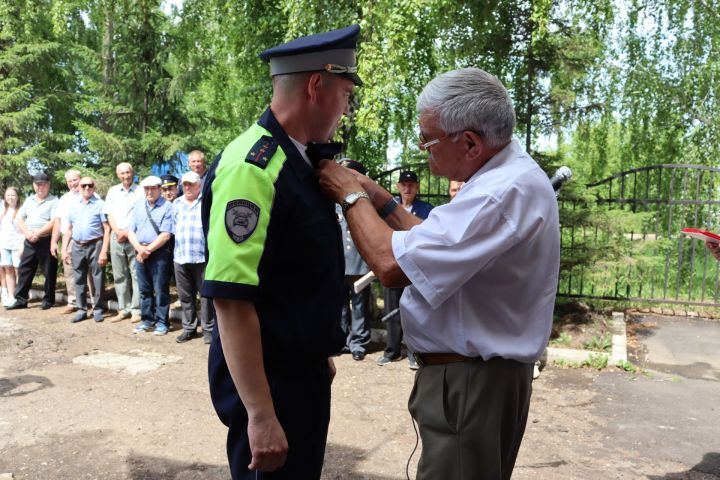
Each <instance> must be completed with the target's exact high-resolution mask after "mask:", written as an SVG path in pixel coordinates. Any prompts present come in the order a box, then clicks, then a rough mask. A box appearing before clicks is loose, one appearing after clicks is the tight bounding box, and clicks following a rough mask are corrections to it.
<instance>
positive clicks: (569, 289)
mask: <svg viewBox="0 0 720 480" xmlns="http://www.w3.org/2000/svg"><path fill="white" fill-rule="evenodd" d="M719 173H720V168H714V167H707V166H703V165H676V164H671V165H653V166H647V167H642V168H636V169H632V170H627V171H624V172H621V173H618V174H617V175H613V176H611V177H608V178H606V179H604V180H601V181H599V182H595V183H592V184H589V185H587V188H588V189H589V191H590V192H592V193H593V196H594V197H595V201H596V204H597V208H598V209H599V210H600V212H601V213H602V214H604V215H606V219H605V224H604V225H605V228H603V226H602V225H603V222H602V221H600V222H597V223H596V224H595V225H588V226H580V227H578V226H563V227H562V228H561V231H562V242H563V244H562V252H563V259H564V261H566V260H567V259H570V262H569V263H570V265H569V266H567V267H566V268H563V269H561V272H560V282H559V286H558V295H559V296H566V297H590V298H601V299H610V300H629V301H645V302H655V303H671V304H672V303H677V304H691V305H711V306H714V305H720V302H719V299H720V298H719V297H720V291H719V286H720V285H719V283H718V279H719V278H718V273H719V269H718V263H717V261H716V260H715V258H714V257H713V256H712V255H711V254H710V253H709V252H708V251H707V249H706V248H705V247H704V245H703V244H702V243H701V242H699V241H697V240H693V239H690V238H688V237H685V236H684V235H682V234H681V233H680V231H681V230H682V229H683V228H685V227H692V228H701V229H705V230H711V231H717V230H718V228H719V227H720V200H718V199H719V198H720V190H719V189H720V179H719V178H718V174H719ZM568 203H569V204H568ZM583 208H587V205H583V202H582V201H574V202H564V203H561V212H562V211H563V210H564V211H566V212H570V216H572V212H573V211H577V210H582V209H583ZM598 224H599V225H600V226H599V225H598ZM603 246H605V247H606V250H607V251H606V252H604V253H605V258H602V255H597V258H599V260H598V261H596V262H592V263H590V264H588V263H584V264H583V263H582V262H581V261H577V264H576V265H572V263H573V262H572V260H573V259H578V258H582V255H583V252H584V253H586V254H587V253H588V252H592V251H593V249H597V248H603ZM596 253H597V252H596ZM613 255H614V258H612V257H613ZM586 258H587V256H586Z"/></svg>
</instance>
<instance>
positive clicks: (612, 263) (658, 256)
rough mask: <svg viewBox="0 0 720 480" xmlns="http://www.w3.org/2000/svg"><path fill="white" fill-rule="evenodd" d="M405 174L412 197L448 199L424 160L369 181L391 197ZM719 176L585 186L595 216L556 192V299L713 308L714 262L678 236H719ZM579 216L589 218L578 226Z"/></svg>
mask: <svg viewBox="0 0 720 480" xmlns="http://www.w3.org/2000/svg"><path fill="white" fill-rule="evenodd" d="M405 169H411V170H414V171H415V172H416V173H417V174H418V179H419V180H420V191H419V193H418V197H419V198H421V199H423V200H426V201H428V202H430V203H432V204H434V205H440V204H442V203H445V202H447V201H448V195H447V191H448V181H447V180H446V179H444V178H438V177H434V176H432V175H431V174H430V171H429V169H428V166H427V163H417V164H413V165H405V166H402V167H397V168H393V169H391V170H388V171H385V172H383V173H381V174H380V175H378V176H377V177H376V178H375V180H377V181H378V183H379V184H380V185H382V186H383V187H384V188H386V189H387V190H388V191H390V192H392V193H393V194H397V191H395V185H396V183H397V178H398V174H399V172H400V171H402V170H405ZM718 174H720V168H714V167H706V166H702V165H677V164H670V165H653V166H647V167H642V168H635V169H632V170H627V171H624V172H621V173H618V174H616V175H613V176H611V177H608V178H606V179H604V180H601V181H599V182H595V183H591V184H588V185H586V188H587V189H588V192H589V193H590V194H591V196H592V198H593V199H594V203H595V205H596V207H595V211H594V212H593V210H592V209H591V206H590V205H589V204H588V203H587V202H585V201H583V200H578V199H571V200H563V196H562V195H561V199H560V211H561V222H562V223H563V226H562V227H561V255H562V261H563V265H562V267H561V271H560V281H559V284H558V296H560V297H582V298H597V299H605V300H622V301H634V302H651V303H671V304H672V303H675V304H689V305H709V306H720V276H719V274H720V269H718V262H717V261H716V260H715V258H714V257H713V256H712V255H711V254H710V253H709V252H708V250H707V249H706V248H705V247H704V245H703V244H702V243H701V242H699V241H697V240H694V239H691V238H687V237H685V236H684V235H682V234H680V230H681V229H682V228H685V227H692V228H701V229H704V230H710V231H714V232H720V200H719V199H720V177H718ZM575 181H576V182H577V179H576V180H575ZM603 215H604V216H605V218H604V219H602V218H599V217H602V216H603ZM584 216H585V217H592V218H586V220H588V221H587V222H585V224H584V225H582V223H583V222H582V217H584ZM578 219H580V221H579V222H578ZM591 220H592V221H591ZM578 223H580V224H581V225H578Z"/></svg>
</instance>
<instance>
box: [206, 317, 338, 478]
mask: <svg viewBox="0 0 720 480" xmlns="http://www.w3.org/2000/svg"><path fill="white" fill-rule="evenodd" d="M219 343H220V342H219V339H218V337H217V329H215V332H213V344H212V346H211V351H210V359H209V363H208V368H209V376H210V395H211V397H212V401H213V405H214V406H215V410H216V412H217V414H218V416H219V417H220V420H221V421H222V422H223V423H224V424H225V425H227V427H228V428H229V430H228V438H227V454H228V460H229V463H230V472H231V474H232V478H233V480H246V479H247V480H255V479H256V478H258V479H265V480H271V479H272V480H281V479H282V480H317V479H319V478H320V474H321V473H322V465H323V459H324V457H325V444H326V441H327V432H328V424H329V423H330V375H329V371H328V363H327V359H324V358H323V359H316V360H297V359H293V360H286V361H271V362H267V361H266V364H265V374H266V376H267V378H268V383H269V385H270V393H271V395H272V399H273V405H274V407H275V414H276V415H277V417H278V421H279V422H280V425H281V426H282V428H283V430H284V431H285V436H286V437H287V441H288V456H287V461H286V463H285V465H284V466H283V467H282V468H280V469H278V470H276V471H275V472H257V477H256V472H255V471H250V470H248V468H247V467H248V465H249V464H250V459H251V455H250V444H249V440H248V435H247V424H248V417H247V410H245V406H244V405H243V403H242V401H241V400H240V397H239V396H238V394H237V390H236V389H235V385H234V384H233V382H232V378H231V377H230V373H229V371H228V369H227V364H226V363H225V362H224V359H223V357H222V352H221V351H220V348H219Z"/></svg>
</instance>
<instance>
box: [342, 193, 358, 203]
mask: <svg viewBox="0 0 720 480" xmlns="http://www.w3.org/2000/svg"><path fill="white" fill-rule="evenodd" d="M358 198H359V197H358V194H357V193H348V194H347V196H346V197H345V201H346V202H347V203H350V204H353V203H355V202H357V200H358Z"/></svg>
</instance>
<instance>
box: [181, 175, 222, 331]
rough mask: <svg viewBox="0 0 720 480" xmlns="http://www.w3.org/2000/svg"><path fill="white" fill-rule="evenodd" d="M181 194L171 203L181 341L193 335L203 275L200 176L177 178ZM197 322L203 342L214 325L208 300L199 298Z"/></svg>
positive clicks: (203, 238)
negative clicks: (199, 325) (181, 327)
mask: <svg viewBox="0 0 720 480" xmlns="http://www.w3.org/2000/svg"><path fill="white" fill-rule="evenodd" d="M180 182H181V184H182V187H183V192H184V193H183V195H182V196H180V197H178V198H177V199H176V200H175V201H174V202H173V220H174V223H175V249H174V264H173V267H174V269H175V284H176V285H177V290H178V297H179V299H180V305H181V306H182V311H183V318H182V325H183V332H182V333H181V334H180V336H178V337H177V339H176V340H175V341H176V342H178V343H185V342H187V341H188V340H192V339H193V338H195V336H196V335H197V327H198V311H197V308H196V306H195V305H196V303H195V301H196V297H197V295H198V294H199V293H200V289H201V288H202V282H203V278H204V276H205V236H204V235H203V229H202V218H201V215H200V214H201V208H202V203H201V202H202V199H201V198H200V184H201V180H200V175H198V174H197V173H196V172H193V171H190V172H187V173H185V174H184V175H183V176H182V179H181V180H180ZM199 313H200V315H199V317H200V324H201V325H202V335H203V340H204V342H205V343H206V344H210V342H211V341H212V330H213V328H214V327H215V319H214V316H215V310H214V309H213V306H212V300H210V299H209V298H206V297H201V298H200V312H199Z"/></svg>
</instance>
